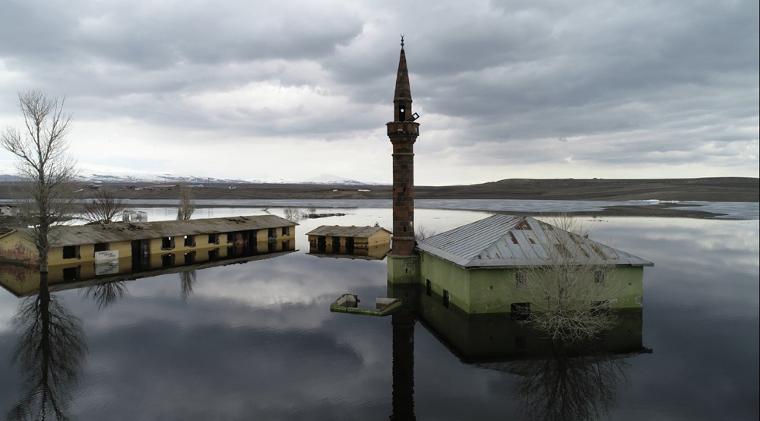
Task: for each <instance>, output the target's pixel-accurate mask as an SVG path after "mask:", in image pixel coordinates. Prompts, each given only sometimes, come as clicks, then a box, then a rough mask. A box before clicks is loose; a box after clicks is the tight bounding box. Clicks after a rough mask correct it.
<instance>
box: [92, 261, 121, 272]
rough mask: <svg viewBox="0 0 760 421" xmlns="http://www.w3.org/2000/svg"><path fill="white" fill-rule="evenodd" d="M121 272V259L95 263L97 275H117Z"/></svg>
mask: <svg viewBox="0 0 760 421" xmlns="http://www.w3.org/2000/svg"><path fill="white" fill-rule="evenodd" d="M117 273H119V261H118V260H111V261H109V262H104V263H95V276H100V275H116V274H117Z"/></svg>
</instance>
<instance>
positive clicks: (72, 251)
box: [63, 246, 79, 259]
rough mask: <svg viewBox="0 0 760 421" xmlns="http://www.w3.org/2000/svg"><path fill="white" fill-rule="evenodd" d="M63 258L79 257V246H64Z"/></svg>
mask: <svg viewBox="0 0 760 421" xmlns="http://www.w3.org/2000/svg"><path fill="white" fill-rule="evenodd" d="M63 258H64V259H78V258H79V246H63Z"/></svg>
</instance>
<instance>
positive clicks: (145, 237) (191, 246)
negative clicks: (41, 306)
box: [0, 215, 297, 266]
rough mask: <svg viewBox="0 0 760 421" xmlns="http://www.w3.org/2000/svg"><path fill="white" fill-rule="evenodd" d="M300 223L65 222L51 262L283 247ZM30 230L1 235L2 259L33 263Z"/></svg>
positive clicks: (55, 235) (270, 219)
mask: <svg viewBox="0 0 760 421" xmlns="http://www.w3.org/2000/svg"><path fill="white" fill-rule="evenodd" d="M296 225H297V224H296V223H294V222H291V221H288V220H287V219H283V218H280V217H278V216H274V215H261V216H238V217H230V218H209V219H193V220H189V221H160V222H144V223H123V222H116V223H111V224H92V225H76V226H61V227H57V228H55V229H54V230H53V231H52V232H51V234H50V236H49V237H50V239H49V241H50V252H49V255H48V264H49V265H51V266H57V265H70V264H75V263H89V262H93V261H98V260H115V259H131V260H132V266H140V265H143V266H144V265H147V264H148V262H149V261H150V260H151V259H162V257H161V255H166V254H175V255H178V254H187V253H191V252H197V251H202V250H209V249H211V250H213V249H225V248H226V247H227V246H233V247H235V248H237V249H240V250H241V251H242V250H248V249H253V250H254V251H261V252H263V251H271V250H274V249H276V248H278V247H279V248H280V249H282V248H283V247H282V245H281V244H280V246H278V245H277V243H282V242H284V241H294V239H295V226H296ZM28 234H29V233H28V230H27V229H25V228H19V229H15V230H12V231H9V232H7V233H5V234H2V235H0V259H6V260H13V261H17V262H21V263H34V262H35V261H36V260H37V251H36V249H35V247H34V245H33V244H32V242H31V241H30V237H29V235H28ZM262 247H263V248H262ZM211 253H213V252H211ZM218 253H224V252H223V251H220V252H218Z"/></svg>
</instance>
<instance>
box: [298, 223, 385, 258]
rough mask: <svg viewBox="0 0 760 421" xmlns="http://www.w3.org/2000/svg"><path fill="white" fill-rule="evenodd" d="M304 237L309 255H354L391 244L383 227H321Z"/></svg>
mask: <svg viewBox="0 0 760 421" xmlns="http://www.w3.org/2000/svg"><path fill="white" fill-rule="evenodd" d="M306 235H307V236H309V250H310V252H311V253H333V254H337V253H346V254H355V253H357V252H358V251H359V250H367V251H368V250H370V249H376V248H377V247H380V246H385V245H389V244H390V242H391V232H390V231H388V230H387V229H385V228H383V227H369V226H366V227H357V226H350V227H349V226H339V225H322V226H320V227H317V228H315V229H313V230H311V231H309V232H307V233H306Z"/></svg>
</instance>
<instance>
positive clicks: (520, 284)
mask: <svg viewBox="0 0 760 421" xmlns="http://www.w3.org/2000/svg"><path fill="white" fill-rule="evenodd" d="M527 283H528V274H527V273H525V272H523V271H521V270H518V271H517V272H515V286H516V287H517V288H525V286H526V285H527Z"/></svg>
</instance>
